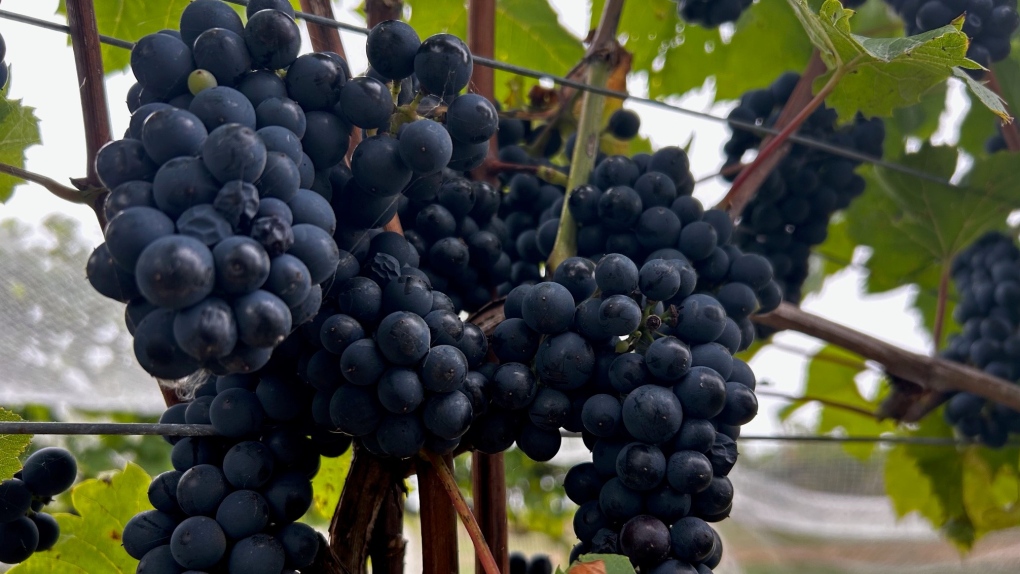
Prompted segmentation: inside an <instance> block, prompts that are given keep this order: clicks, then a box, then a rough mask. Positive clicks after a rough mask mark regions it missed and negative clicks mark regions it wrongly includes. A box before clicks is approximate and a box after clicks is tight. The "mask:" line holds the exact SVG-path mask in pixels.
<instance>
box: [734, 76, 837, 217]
mask: <svg viewBox="0 0 1020 574" xmlns="http://www.w3.org/2000/svg"><path fill="white" fill-rule="evenodd" d="M849 68H850V66H849V65H846V66H843V67H840V68H836V70H834V71H833V72H832V75H831V76H830V77H829V79H828V81H826V82H825V85H824V86H822V89H821V90H819V91H818V93H817V94H815V96H814V97H813V98H811V101H809V102H808V103H807V105H805V106H804V107H802V108H800V110H799V111H798V112H797V115H796V116H794V117H793V119H792V120H790V123H788V124H787V125H785V126H783V128H782V130H781V131H780V132H779V133H778V134H776V136H775V137H774V138H772V139H770V140H768V141H767V143H766V144H765V146H764V147H762V148H761V151H759V152H758V156H757V157H755V158H754V161H753V162H751V165H749V166H747V167H746V168H744V169H743V170H742V171H741V172H740V175H738V176H737V179H735V180H734V181H733V186H732V187H731V188H730V191H729V193H727V194H726V197H724V198H723V200H722V201H721V202H720V204H719V206H718V207H722V208H725V209H726V210H727V211H729V213H730V216H731V217H737V216H739V215H740V213H741V212H742V211H743V210H744V206H746V205H747V204H748V202H750V201H751V198H752V197H754V194H755V193H756V192H757V191H758V187H759V186H760V185H761V183H762V182H763V181H764V180H765V178H766V177H767V176H768V174H769V173H770V172H771V171H772V169H773V168H774V167H775V166H776V165H777V164H778V163H779V161H781V160H782V158H783V157H784V156H785V155H786V149H788V145H789V144H788V143H787V142H788V140H789V139H790V136H791V135H793V134H794V132H796V131H797V130H798V129H799V128H800V126H801V125H802V124H803V123H804V122H805V121H806V120H807V119H808V118H809V117H811V114H812V113H814V111H815V110H817V109H818V108H819V107H820V106H821V105H822V104H823V103H824V102H825V98H826V97H828V95H829V94H831V93H832V90H834V89H836V86H837V85H838V84H839V81H840V80H841V79H843V76H844V75H846V73H847V71H848V70H849ZM804 77H808V74H805V76H804ZM787 106H789V103H787Z"/></svg>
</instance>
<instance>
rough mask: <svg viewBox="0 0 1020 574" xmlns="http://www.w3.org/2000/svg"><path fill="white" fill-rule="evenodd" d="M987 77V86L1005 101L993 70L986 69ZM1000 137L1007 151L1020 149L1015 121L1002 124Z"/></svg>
mask: <svg viewBox="0 0 1020 574" xmlns="http://www.w3.org/2000/svg"><path fill="white" fill-rule="evenodd" d="M987 79H988V88H989V89H990V90H992V91H993V92H995V93H996V95H998V96H999V97H1000V98H1002V101H1004V102H1005V101H1006V98H1004V97H1003V94H1002V84H1000V83H999V78H998V77H997V76H996V75H995V70H988V74H987ZM1002 139H1004V140H1005V141H1006V148H1007V149H1009V151H1012V152H1017V151H1020V128H1018V127H1017V123H1016V121H1012V122H1009V123H1008V124H1003V125H1002Z"/></svg>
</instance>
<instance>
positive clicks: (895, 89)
mask: <svg viewBox="0 0 1020 574" xmlns="http://www.w3.org/2000/svg"><path fill="white" fill-rule="evenodd" d="M788 2H789V3H790V6H792V7H793V9H794V12H795V13H796V15H797V18H798V19H799V20H800V22H801V24H802V25H803V27H804V30H805V32H807V35H808V37H809V38H810V39H811V42H812V44H814V45H815V47H816V48H818V50H819V52H820V54H821V57H822V60H823V61H824V62H825V64H826V65H827V66H828V67H829V70H830V72H829V73H828V74H823V75H822V76H821V77H819V78H818V80H817V81H816V84H815V85H816V88H820V87H821V86H822V85H823V84H825V82H827V81H828V80H829V79H830V78H831V77H832V76H833V75H834V74H840V75H841V77H840V78H839V82H838V84H837V85H836V87H835V89H834V90H833V91H832V93H831V94H829V96H828V97H827V98H826V104H827V105H829V106H830V107H832V108H834V109H835V110H836V112H837V113H838V114H839V116H840V117H841V118H842V119H844V120H845V119H850V118H852V117H853V116H854V114H856V113H857V112H858V111H860V112H861V113H863V114H865V115H868V116H889V115H892V113H893V110H895V109H896V108H900V107H904V106H908V105H911V104H914V103H917V102H918V101H920V98H921V96H922V95H923V94H925V93H926V92H927V91H928V90H929V89H931V88H933V87H935V86H937V85H939V84H942V83H944V82H945V81H946V79H947V78H949V77H951V76H955V77H957V78H960V79H962V80H964V82H966V84H967V86H968V87H969V88H970V89H971V91H972V92H973V93H974V94H976V95H977V97H978V99H979V100H980V101H981V102H982V103H983V104H984V105H985V106H986V107H988V109H990V110H992V112H993V113H995V114H996V115H999V116H1000V117H1001V118H1002V119H1004V120H1007V119H1009V113H1008V112H1007V111H1006V108H1005V106H1004V105H1003V102H1002V100H1001V99H1000V98H999V97H998V96H996V95H995V94H994V93H992V92H991V91H990V90H988V89H987V88H985V87H984V86H983V85H982V84H980V83H978V82H976V81H974V80H972V79H970V76H967V74H966V73H965V72H963V71H962V70H959V69H958V67H964V68H971V69H980V66H979V65H978V64H977V63H975V62H973V61H971V60H969V59H968V58H967V56H966V53H967V45H968V40H967V35H966V34H964V33H963V32H962V31H961V28H962V27H963V19H962V18H960V19H957V20H956V21H954V22H953V23H952V24H950V25H948V26H943V27H941V28H938V29H935V30H932V31H930V32H925V33H923V34H918V35H916V36H910V37H907V38H865V37H863V36H858V35H856V34H853V33H852V32H851V27H850V17H851V16H852V15H853V13H854V11H853V10H848V9H845V8H843V5H842V4H840V3H839V0H825V3H824V4H822V8H821V10H820V12H819V13H818V14H816V13H815V12H814V11H813V10H812V9H811V7H810V6H809V5H808V3H807V0H788Z"/></svg>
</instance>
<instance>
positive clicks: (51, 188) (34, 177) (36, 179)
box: [0, 163, 87, 203]
mask: <svg viewBox="0 0 1020 574" xmlns="http://www.w3.org/2000/svg"><path fill="white" fill-rule="evenodd" d="M0 173H6V174H7V175H13V176H14V177H19V178H21V179H23V180H25V181H30V182H32V183H36V184H39V185H41V186H42V187H44V188H45V189H46V191H48V192H50V193H52V194H53V195H55V196H57V197H59V198H60V199H63V200H64V201H70V202H71V203H86V202H87V200H86V198H85V196H84V195H83V194H82V192H80V191H78V190H77V189H74V188H73V187H70V186H67V185H64V184H62V183H60V182H59V181H57V180H55V179H50V178H48V177H46V176H45V175H40V174H38V173H35V172H32V171H28V170H26V169H21V168H20V167H17V166H13V165H9V164H6V163H0Z"/></svg>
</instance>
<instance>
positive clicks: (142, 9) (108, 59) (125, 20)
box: [57, 0, 191, 74]
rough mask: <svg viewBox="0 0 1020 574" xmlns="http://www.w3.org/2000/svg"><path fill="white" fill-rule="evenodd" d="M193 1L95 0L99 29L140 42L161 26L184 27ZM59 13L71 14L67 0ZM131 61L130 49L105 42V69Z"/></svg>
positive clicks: (122, 66)
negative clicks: (186, 9) (184, 17)
mask: <svg viewBox="0 0 1020 574" xmlns="http://www.w3.org/2000/svg"><path fill="white" fill-rule="evenodd" d="M190 1H191V0H165V1H161V2H138V1H137V0H95V7H96V22H97V24H98V25H99V33H100V34H105V35H107V36H113V37H114V38H120V39H121V40H128V41H131V42H136V41H138V40H139V39H140V38H141V37H142V36H145V35H148V34H154V33H156V32H159V31H160V30H165V29H168V28H169V29H173V30H176V29H178V28H179V27H180V21H181V12H183V11H184V7H185V6H187V5H188V4H189V3H190ZM57 14H60V15H61V16H64V17H66V16H67V0H60V4H59V6H57ZM68 43H70V39H68ZM129 63H131V52H130V51H129V50H125V49H124V48H118V47H116V46H109V45H106V44H103V69H104V70H105V71H106V73H107V74H109V73H111V72H116V71H119V70H123V69H124V68H126V67H127V66H128V64H129Z"/></svg>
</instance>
